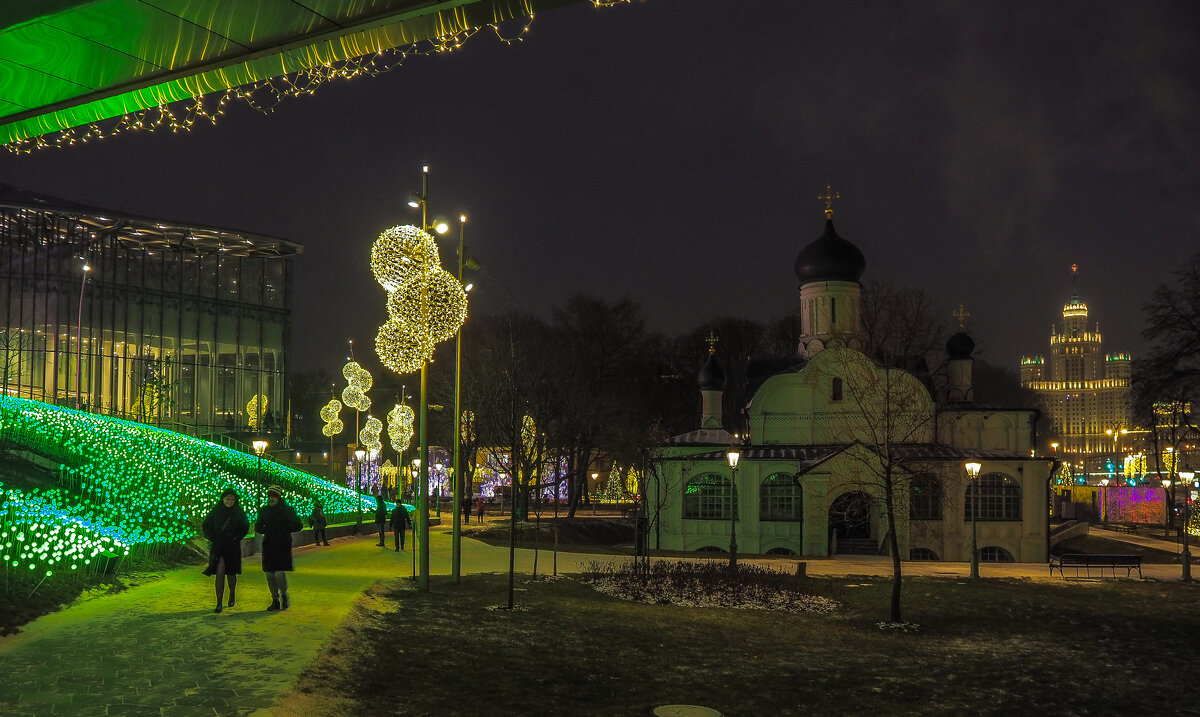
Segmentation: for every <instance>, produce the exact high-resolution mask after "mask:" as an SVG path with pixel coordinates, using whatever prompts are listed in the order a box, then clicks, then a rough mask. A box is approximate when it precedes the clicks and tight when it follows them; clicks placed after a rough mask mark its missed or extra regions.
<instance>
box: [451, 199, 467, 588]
mask: <svg viewBox="0 0 1200 717" xmlns="http://www.w3.org/2000/svg"><path fill="white" fill-rule="evenodd" d="M466 219H467V218H466V216H462V217H460V220H461V221H459V224H458V283H459V284H462V273H463V252H464V251H465V249H466V234H467V222H466ZM461 431H462V326H459V327H458V331H456V332H455V334H454V457H453V459H452V461H453V462H452V464H451V465H453V466H454V474H453V475H454V478H453V480H454V482H453V486H454V490H453V491H452V492H453V493H454V524H453V532H452V534H451V539H450V573H451V575H453V576H454V582H455V583H457V582H459V577H460V570H461V568H462V500H463V470H462V466H461V465H459V462H458V459H459V456H458V451H459V440H460V435H459V434H460V432H461Z"/></svg>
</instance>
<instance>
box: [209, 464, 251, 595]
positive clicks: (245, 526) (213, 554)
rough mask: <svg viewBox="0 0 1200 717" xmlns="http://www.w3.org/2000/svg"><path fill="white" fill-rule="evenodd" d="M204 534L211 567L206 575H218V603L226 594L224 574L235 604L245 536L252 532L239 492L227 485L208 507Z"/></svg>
mask: <svg viewBox="0 0 1200 717" xmlns="http://www.w3.org/2000/svg"><path fill="white" fill-rule="evenodd" d="M203 530H204V537H205V538H208V567H206V568H205V569H204V574H205V575H216V576H217V607H216V609H215V610H213V612H221V601H222V600H223V599H224V598H225V578H226V577H228V578H229V607H233V601H234V591H235V590H236V589H237V576H238V575H241V573H242V538H244V537H246V533H249V532H250V521H249V520H248V519H247V518H246V512H245V511H244V510H242V506H240V505H238V494H237V492H236V491H234V490H233V489H232V488H227V489H226V490H225V492H224V493H222V494H221V500H220V501H218V502H217V504H216V505H214V506H213V509H212V510H210V511H208V517H206V518H205V519H204V526H203Z"/></svg>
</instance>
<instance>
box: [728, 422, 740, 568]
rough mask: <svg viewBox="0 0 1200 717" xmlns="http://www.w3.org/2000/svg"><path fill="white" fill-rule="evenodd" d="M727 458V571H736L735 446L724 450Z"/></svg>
mask: <svg viewBox="0 0 1200 717" xmlns="http://www.w3.org/2000/svg"><path fill="white" fill-rule="evenodd" d="M725 457H726V458H728V459H729V468H730V470H731V471H732V472H733V480H732V481H731V482H730V484H729V572H730V573H733V574H736V573H737V467H738V460H739V459H740V458H741V457H742V454H741V451H739V450H738V449H737V447H736V446H730V447H729V450H728V451H726V452H725Z"/></svg>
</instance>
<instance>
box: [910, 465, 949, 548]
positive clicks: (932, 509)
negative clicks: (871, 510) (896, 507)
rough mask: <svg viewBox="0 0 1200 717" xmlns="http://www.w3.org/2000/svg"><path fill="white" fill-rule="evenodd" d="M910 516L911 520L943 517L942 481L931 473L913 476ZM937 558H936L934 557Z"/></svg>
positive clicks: (939, 518)
mask: <svg viewBox="0 0 1200 717" xmlns="http://www.w3.org/2000/svg"><path fill="white" fill-rule="evenodd" d="M910 492H911V497H910V499H909V504H908V506H909V508H908V517H909V519H911V520H941V519H942V482H941V481H940V480H938V479H937V476H935V475H932V474H930V473H919V474H917V475H915V476H913V479H912V483H911V486H910ZM934 559H935V560H936V558H934Z"/></svg>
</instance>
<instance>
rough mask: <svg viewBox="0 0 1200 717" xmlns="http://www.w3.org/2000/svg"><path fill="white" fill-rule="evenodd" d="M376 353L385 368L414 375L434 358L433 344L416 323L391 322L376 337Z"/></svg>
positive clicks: (381, 327)
mask: <svg viewBox="0 0 1200 717" xmlns="http://www.w3.org/2000/svg"><path fill="white" fill-rule="evenodd" d="M375 352H376V353H377V354H379V360H380V362H381V363H383V365H384V366H386V367H387V368H389V369H391V370H392V371H395V372H396V373H413V372H415V371H418V370H420V368H421V365H422V364H424V363H425V362H426V361H428V360H429V359H431V358H433V343H432V342H431V341H429V336H428V335H427V334H426V333H425V332H423V331H421V330H420V326H419V325H418V324H416V323H411V324H405V323H401V322H400V321H395V320H391V321H388V322H387V323H386V324H384V325H383V326H380V327H379V333H378V334H376V335H375Z"/></svg>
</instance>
